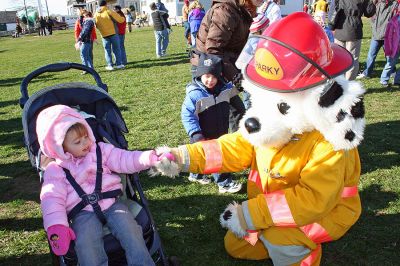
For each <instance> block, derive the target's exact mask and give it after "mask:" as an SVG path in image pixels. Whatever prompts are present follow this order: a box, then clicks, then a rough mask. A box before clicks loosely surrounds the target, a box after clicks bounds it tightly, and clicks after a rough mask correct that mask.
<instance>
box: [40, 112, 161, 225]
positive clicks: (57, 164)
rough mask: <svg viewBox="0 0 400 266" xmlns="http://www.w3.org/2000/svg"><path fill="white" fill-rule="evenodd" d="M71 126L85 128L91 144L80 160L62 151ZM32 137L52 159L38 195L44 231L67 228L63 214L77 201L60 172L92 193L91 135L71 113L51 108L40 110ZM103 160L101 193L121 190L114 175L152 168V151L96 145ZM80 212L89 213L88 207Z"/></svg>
mask: <svg viewBox="0 0 400 266" xmlns="http://www.w3.org/2000/svg"><path fill="white" fill-rule="evenodd" d="M75 123H82V124H83V125H85V126H86V128H87V130H88V133H89V137H90V138H91V139H92V141H93V145H92V147H91V149H90V152H89V153H88V154H87V155H86V156H85V157H83V158H73V157H72V155H71V154H69V153H65V152H64V149H63V147H62V143H63V141H64V137H65V134H66V132H67V130H68V129H69V127H71V126H72V125H73V124H75ZM36 133H37V136H38V141H39V145H40V148H41V150H42V152H43V154H44V155H46V156H47V157H50V158H54V159H55V161H54V162H51V163H50V164H49V165H48V166H47V168H46V171H45V173H44V182H43V185H42V189H41V192H40V200H41V203H40V205H41V208H42V215H43V222H44V228H45V230H47V228H48V227H50V226H52V225H55V224H62V225H65V226H69V225H68V219H67V213H68V212H69V211H71V209H72V208H73V207H74V206H75V205H76V204H78V203H79V202H80V201H81V199H80V198H79V196H78V194H77V193H76V192H75V190H74V189H73V187H72V186H71V185H70V184H69V182H68V181H67V179H66V176H65V173H64V170H63V169H62V167H63V168H66V169H68V170H69V171H70V172H71V175H72V176H73V177H74V178H75V180H76V181H77V183H78V184H79V185H80V186H81V187H82V189H83V190H84V191H85V192H87V193H92V192H93V190H94V187H95V182H96V144H95V138H94V136H93V132H92V130H91V128H90V126H89V125H88V124H87V122H86V121H85V119H84V118H83V117H82V116H81V115H80V114H79V113H78V112H77V111H75V110H74V109H72V108H70V107H68V106H65V105H55V106H52V107H49V108H46V109H45V110H43V111H42V112H41V113H40V114H39V116H38V119H37V124H36ZM98 145H99V146H100V149H101V153H102V159H103V183H102V192H105V191H110V190H115V189H121V188H122V184H121V179H120V177H119V176H118V175H116V174H114V173H113V172H116V173H134V172H138V171H142V170H145V169H148V168H149V167H151V166H152V165H153V164H154V160H155V157H156V156H155V154H154V151H145V152H141V151H126V150H122V149H118V148H116V147H114V146H113V145H111V144H106V143H102V142H100V143H99V144H98ZM114 202H115V199H103V200H101V201H100V202H99V205H100V207H101V209H102V210H106V209H107V208H109V207H110V206H111V205H112V204H113V203H114ZM84 210H87V211H93V209H92V207H91V206H90V205H88V206H86V207H85V208H84Z"/></svg>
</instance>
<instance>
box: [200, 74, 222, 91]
mask: <svg viewBox="0 0 400 266" xmlns="http://www.w3.org/2000/svg"><path fill="white" fill-rule="evenodd" d="M201 82H202V83H203V84H204V86H206V87H207V89H212V88H214V87H215V85H217V82H218V79H217V78H216V77H215V76H214V75H213V74H204V75H202V76H201Z"/></svg>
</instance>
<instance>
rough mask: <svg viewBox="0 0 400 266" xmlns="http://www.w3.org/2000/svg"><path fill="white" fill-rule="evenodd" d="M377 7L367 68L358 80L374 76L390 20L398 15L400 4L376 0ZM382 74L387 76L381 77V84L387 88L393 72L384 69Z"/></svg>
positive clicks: (393, 0)
mask: <svg viewBox="0 0 400 266" xmlns="http://www.w3.org/2000/svg"><path fill="white" fill-rule="evenodd" d="M374 2H375V5H376V12H375V15H374V16H373V17H372V18H371V27H372V38H371V43H370V46H369V51H368V56H367V62H366V68H365V70H364V71H363V72H362V73H361V74H360V75H358V76H357V79H363V78H369V77H371V76H372V72H373V70H374V66H375V59H376V56H377V55H378V53H379V50H380V49H381V48H382V47H383V45H384V37H385V32H386V26H387V25H388V23H389V20H390V19H391V18H392V17H393V16H394V15H395V14H396V13H397V9H398V6H399V4H398V3H397V1H396V0H374ZM386 63H387V64H389V62H388V58H387V62H386ZM383 71H385V72H387V73H383V72H382V76H386V78H383V77H382V76H381V80H380V82H381V84H382V85H383V86H385V87H387V86H388V85H389V83H388V81H389V77H390V74H391V70H390V69H389V71H388V70H387V69H384V70H383Z"/></svg>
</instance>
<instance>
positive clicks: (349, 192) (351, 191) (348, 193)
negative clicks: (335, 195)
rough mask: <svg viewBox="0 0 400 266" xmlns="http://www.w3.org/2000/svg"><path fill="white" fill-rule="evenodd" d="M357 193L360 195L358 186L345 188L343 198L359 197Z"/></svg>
mask: <svg viewBox="0 0 400 266" xmlns="http://www.w3.org/2000/svg"><path fill="white" fill-rule="evenodd" d="M357 193H358V188H357V186H353V187H344V188H343V191H342V198H351V197H354V196H355V195H357Z"/></svg>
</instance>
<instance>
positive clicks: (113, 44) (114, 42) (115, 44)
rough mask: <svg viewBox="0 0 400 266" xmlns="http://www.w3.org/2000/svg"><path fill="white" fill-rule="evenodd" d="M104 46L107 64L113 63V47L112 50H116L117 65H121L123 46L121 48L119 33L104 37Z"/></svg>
mask: <svg viewBox="0 0 400 266" xmlns="http://www.w3.org/2000/svg"><path fill="white" fill-rule="evenodd" d="M103 46H104V55H105V58H106V62H107V65H108V66H112V65H113V60H112V54H111V48H112V51H113V52H114V56H115V65H117V66H119V65H121V64H122V61H121V48H120V44H119V37H118V34H114V35H111V36H107V37H105V38H103Z"/></svg>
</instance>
